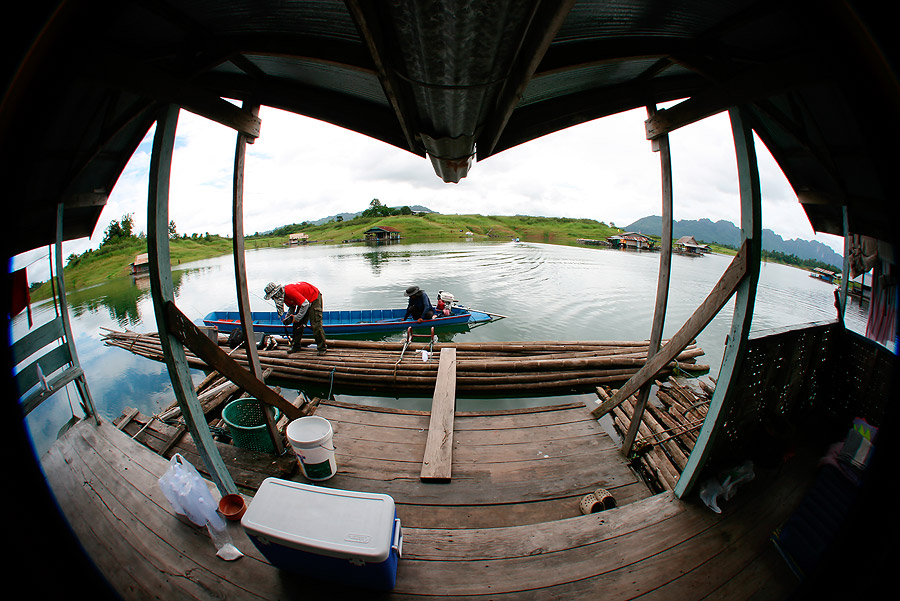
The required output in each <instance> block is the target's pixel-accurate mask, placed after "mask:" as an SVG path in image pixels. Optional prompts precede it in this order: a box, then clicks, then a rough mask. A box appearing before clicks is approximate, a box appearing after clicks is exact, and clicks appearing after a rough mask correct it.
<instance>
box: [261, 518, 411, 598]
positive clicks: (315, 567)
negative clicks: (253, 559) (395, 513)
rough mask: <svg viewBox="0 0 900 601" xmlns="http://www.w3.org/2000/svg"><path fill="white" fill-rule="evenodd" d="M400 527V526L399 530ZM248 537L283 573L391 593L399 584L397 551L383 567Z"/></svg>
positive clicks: (377, 564)
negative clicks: (284, 571) (285, 571)
mask: <svg viewBox="0 0 900 601" xmlns="http://www.w3.org/2000/svg"><path fill="white" fill-rule="evenodd" d="M399 527H400V525H399V523H398V524H397V528H399ZM247 535H248V536H249V537H250V540H251V541H253V544H254V545H255V546H256V548H257V549H259V552H260V553H262V554H263V555H264V556H265V558H266V559H268V560H269V562H271V564H272V565H273V566H275V567H276V568H279V569H281V570H287V571H289V572H292V573H294V574H298V575H300V576H304V577H308V578H315V579H316V580H325V581H330V582H337V583H340V584H346V585H350V586H358V587H363V588H373V589H380V590H391V589H393V588H394V585H395V584H396V583H397V562H398V559H399V557H398V555H397V551H396V550H393V549H392V550H391V553H390V555H389V556H388V558H387V559H386V560H384V561H382V562H381V563H366V562H362V561H361V560H353V559H346V558H343V557H328V556H326V555H320V554H318V553H309V552H307V551H301V550H299V549H292V548H291V547H286V546H283V545H280V544H278V543H273V542H263V541H260V539H259V538H257V537H256V536H254V535H253V534H251V533H249V532H248V533H247ZM359 564H362V565H359Z"/></svg>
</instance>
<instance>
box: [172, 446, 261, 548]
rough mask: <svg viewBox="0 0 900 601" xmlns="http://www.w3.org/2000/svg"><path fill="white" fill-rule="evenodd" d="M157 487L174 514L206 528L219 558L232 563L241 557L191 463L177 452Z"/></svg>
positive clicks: (210, 494) (211, 497) (198, 473)
mask: <svg viewBox="0 0 900 601" xmlns="http://www.w3.org/2000/svg"><path fill="white" fill-rule="evenodd" d="M159 487H160V488H161V489H162V491H163V495H165V497H166V499H167V500H168V501H169V504H170V505H172V509H174V510H175V513H176V514H177V515H179V516H184V517H186V518H187V519H188V520H189V521H190V522H191V523H192V524H194V525H195V526H199V527H201V528H202V527H206V528H207V530H208V531H209V535H210V537H211V538H212V540H213V543H214V544H215V546H216V549H217V550H218V552H217V553H216V554H217V555H218V556H219V557H222V558H223V559H226V560H233V559H238V558H239V557H242V556H243V554H242V553H241V552H240V551H238V550H237V548H235V547H234V545H233V544H232V542H231V536H230V535H229V534H228V530H226V525H225V520H224V519H223V518H222V516H220V515H219V514H218V513H216V503H215V501H214V500H213V496H212V493H210V491H209V488H208V487H207V486H206V483H205V482H204V481H203V478H202V477H201V476H200V472H198V471H197V468H195V467H194V466H193V465H192V464H191V462H190V461H187V460H186V459H185V458H184V457H182V456H181V455H179V454H178V453H176V454H175V455H173V456H172V459H171V460H169V467H168V469H167V470H166V473H165V474H163V475H162V477H161V478H160V479H159Z"/></svg>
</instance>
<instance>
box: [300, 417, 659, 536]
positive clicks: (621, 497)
mask: <svg viewBox="0 0 900 601" xmlns="http://www.w3.org/2000/svg"><path fill="white" fill-rule="evenodd" d="M316 415H319V416H321V417H324V418H326V419H328V420H329V421H330V422H331V423H332V427H333V428H334V444H335V448H336V449H337V450H336V455H337V457H336V459H337V462H338V474H337V475H336V476H335V477H334V478H332V479H330V480H329V481H328V482H327V486H330V487H334V488H342V489H349V490H361V491H366V492H381V493H385V494H389V495H391V496H392V497H393V498H394V500H395V501H396V502H397V513H398V515H399V516H400V519H401V520H402V521H403V523H404V524H409V525H410V526H416V527H443V528H473V527H484V528H490V527H499V526H514V525H523V524H533V523H537V522H545V521H549V520H556V519H562V518H568V517H575V516H579V515H581V509H580V501H581V497H582V496H584V495H585V494H587V493H589V492H592V491H593V490H595V489H597V488H600V487H602V488H606V489H608V490H610V491H611V492H612V494H613V495H614V496H615V498H616V499H617V501H618V502H620V503H622V504H627V503H630V502H633V501H635V500H638V499H641V498H645V497H648V496H650V492H649V490H648V488H647V487H646V486H645V485H644V484H643V483H642V482H641V481H640V480H639V479H638V477H637V475H636V474H635V473H634V472H633V471H632V470H631V469H630V468H629V467H628V466H627V465H625V464H624V463H623V461H622V458H621V456H620V455H619V453H618V451H617V449H616V447H615V445H614V444H613V442H612V440H611V439H610V438H609V437H608V436H607V435H606V433H605V432H604V431H603V429H602V428H601V427H600V426H599V425H598V424H597V422H596V421H595V420H594V419H592V418H591V417H590V413H589V411H588V410H587V409H586V408H585V406H584V405H581V404H569V405H561V406H557V407H543V408H536V409H529V410H523V411H498V412H491V413H467V412H457V413H456V416H455V418H454V433H453V434H454V436H453V465H452V471H453V478H452V480H451V481H449V482H441V483H434V482H422V481H421V480H420V477H419V476H420V470H421V465H422V458H423V456H424V453H425V444H426V439H427V436H428V432H427V430H428V425H429V414H428V412H409V411H402V412H401V411H395V410H390V409H373V408H369V409H368V410H365V411H361V410H360V409H359V408H356V407H354V406H352V405H346V404H340V403H336V402H333V401H332V402H330V403H325V402H323V404H321V405H320V406H319V408H318V411H317V412H316Z"/></svg>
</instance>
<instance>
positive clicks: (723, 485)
mask: <svg viewBox="0 0 900 601" xmlns="http://www.w3.org/2000/svg"><path fill="white" fill-rule="evenodd" d="M754 477H756V474H755V473H754V471H753V462H752V461H749V460H748V461H745V462H744V463H743V464H741V465H739V466H737V467H734V468H731V469H730V470H727V471H726V472H724V473H723V474H720V475H719V478H709V479H708V480H706V481H705V482H704V483H703V484H701V485H700V491H699V495H700V499H701V500H702V501H703V503H704V504H705V505H706V506H707V507H709V508H710V509H712V510H713V511H715V512H716V513H722V510H721V508H719V503H718V500H719V496H721V497H722V498H723V499H724V500H725V501H730V500H731V498H732V497H733V496H734V495H735V494H737V486H738V484H743V483H744V482H749V481H750V480H753V478H754Z"/></svg>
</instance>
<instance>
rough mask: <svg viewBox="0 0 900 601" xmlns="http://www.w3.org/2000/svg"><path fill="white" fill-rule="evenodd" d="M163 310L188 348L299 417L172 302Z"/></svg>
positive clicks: (256, 395) (262, 398)
mask: <svg viewBox="0 0 900 601" xmlns="http://www.w3.org/2000/svg"><path fill="white" fill-rule="evenodd" d="M164 310H165V312H166V314H167V315H168V318H169V323H170V324H171V326H170V332H171V333H172V335H173V336H175V337H176V338H178V340H180V341H181V343H182V344H184V345H185V346H186V347H188V348H189V349H191V351H193V352H194V354H195V355H197V356H198V357H200V358H201V359H202V360H203V361H204V362H205V363H206V364H207V365H209V366H210V367H211V368H213V369H215V370H216V371H218V372H219V373H220V374H222V375H223V376H225V377H226V378H228V379H229V380H231V381H232V382H234V383H235V384H237V385H238V386H240V387H241V388H243V389H244V390H246V391H247V392H248V393H249V394H251V395H253V397H254V398H256V399H257V400H259V401H261V402H263V403H265V404H267V405H271V406H273V407H278V408H279V409H281V412H282V413H284V414H285V415H286V416H287V417H289V418H290V419H297V418H298V417H301V412H300V410H299V409H298V408H297V407H295V406H294V405H292V404H291V403H290V402H288V400H287V399H285V398H284V397H282V396H281V395H279V394H278V393H276V392H275V391H274V390H272V389H271V388H269V387H268V386H266V385H265V383H264V382H261V381H260V380H258V379H257V378H256V377H255V376H254V375H253V374H252V373H250V372H249V371H247V370H246V369H245V368H244V367H243V366H241V364H240V363H238V362H237V361H235V360H234V359H232V358H231V357H229V356H228V355H227V354H225V352H224V351H223V350H222V349H220V348H219V346H218V345H217V344H216V343H214V342H213V341H212V340H210V339H209V337H208V336H206V335H205V334H204V333H203V332H201V331H200V328H198V327H197V326H196V325H194V324H193V323H192V322H191V320H190V319H188V317H187V316H186V315H185V314H184V313H182V312H181V311H180V310H179V309H178V307H176V306H175V303H173V302H172V301H167V302H166V303H165V307H164Z"/></svg>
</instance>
